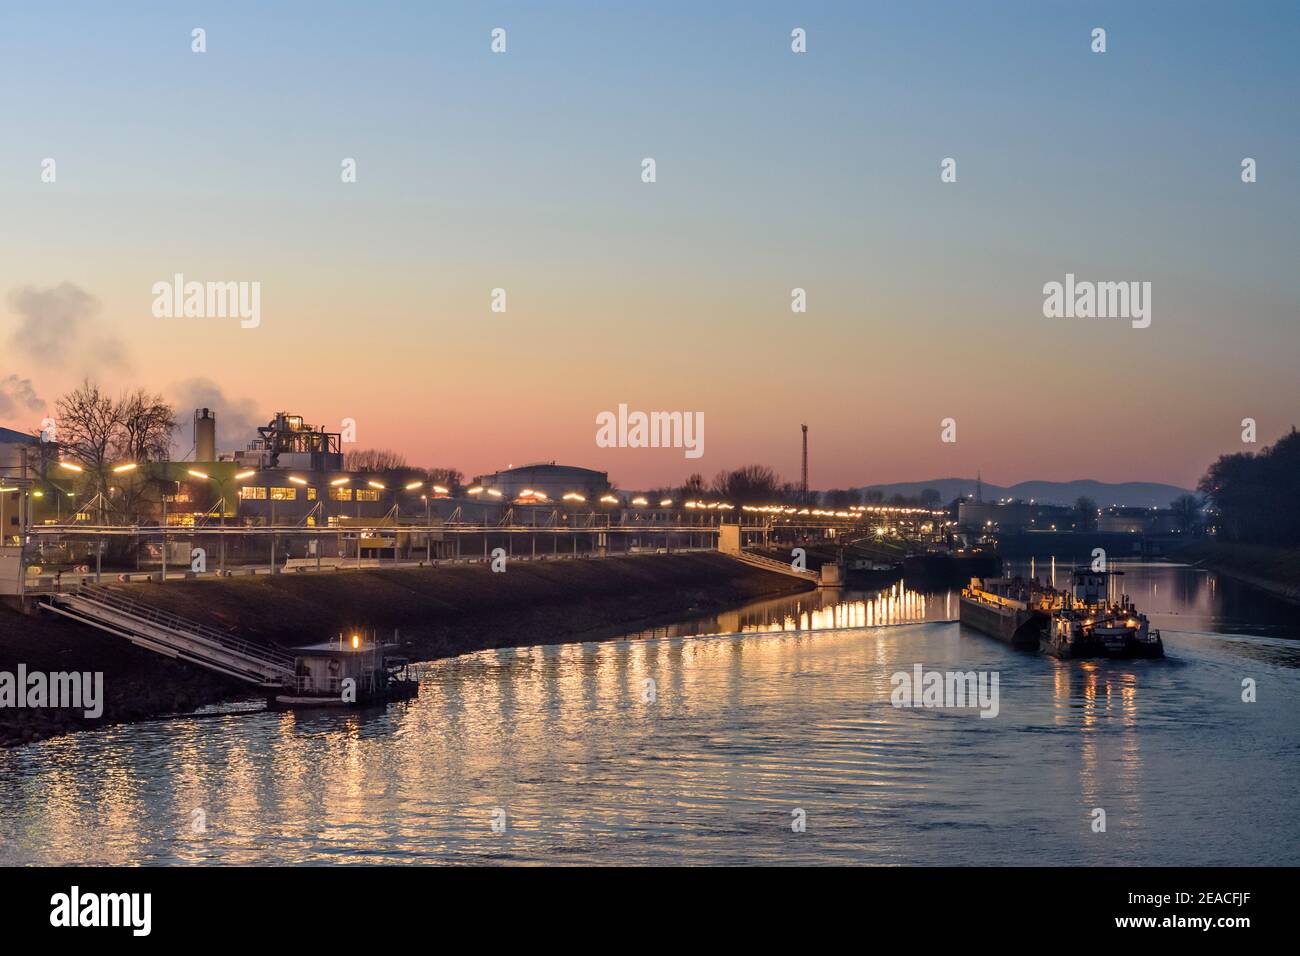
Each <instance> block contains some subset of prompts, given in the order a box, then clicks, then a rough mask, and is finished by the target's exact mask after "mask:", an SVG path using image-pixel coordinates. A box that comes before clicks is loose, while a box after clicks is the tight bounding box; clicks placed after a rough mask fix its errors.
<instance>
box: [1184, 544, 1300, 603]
mask: <svg viewBox="0 0 1300 956" xmlns="http://www.w3.org/2000/svg"><path fill="white" fill-rule="evenodd" d="M1171 557H1173V558H1174V559H1175V560H1178V561H1185V562H1186V563H1188V564H1195V565H1197V566H1198V567H1203V568H1208V569H1209V570H1211V571H1215V572H1217V573H1219V574H1224V575H1227V576H1228V577H1232V578H1236V579H1237V580H1239V581H1244V582H1246V583H1247V584H1250V585H1252V586H1254V587H1257V588H1259V589H1261V590H1263V591H1268V592H1269V593H1270V594H1275V595H1277V596H1278V597H1282V598H1286V599H1287V600H1288V601H1294V602H1296V603H1298V604H1300V548H1281V547H1274V546H1271V545H1259V544H1237V543H1231V542H1220V541H1195V542H1192V543H1191V544H1188V545H1186V546H1184V547H1183V548H1181V549H1180V550H1179V551H1178V552H1177V553H1176V554H1174V555H1171Z"/></svg>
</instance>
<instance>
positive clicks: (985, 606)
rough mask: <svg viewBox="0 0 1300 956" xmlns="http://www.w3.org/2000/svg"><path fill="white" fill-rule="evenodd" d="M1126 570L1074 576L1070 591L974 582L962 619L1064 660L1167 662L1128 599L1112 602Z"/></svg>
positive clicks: (1017, 582) (1018, 582) (1154, 633)
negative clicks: (1116, 584)
mask: <svg viewBox="0 0 1300 956" xmlns="http://www.w3.org/2000/svg"><path fill="white" fill-rule="evenodd" d="M1121 574H1123V572H1122V571H1090V570H1085V569H1076V570H1074V571H1073V572H1071V587H1070V589H1069V590H1067V591H1058V590H1056V589H1055V588H1051V587H1048V586H1046V585H1042V584H1039V583H1038V582H1037V581H1036V580H1030V581H1025V580H1023V579H1021V578H1010V579H1008V578H996V579H981V578H972V579H971V583H970V585H969V586H968V587H966V588H963V589H962V593H961V601H960V605H959V608H960V610H959V619H960V621H961V623H962V624H965V625H966V626H968V627H971V628H974V629H975V630H977V631H979V632H980V633H982V634H987V635H989V636H990V637H995V638H997V639H998V640H1000V641H1002V642H1004V643H1006V644H1010V645H1012V646H1013V647H1021V648H1026V649H1034V650H1041V651H1043V652H1044V653H1047V654H1051V655H1052V656H1054V657H1060V658H1088V657H1119V658H1157V657H1164V655H1165V650H1164V643H1163V642H1162V641H1161V639H1160V632H1159V631H1158V630H1154V629H1153V628H1152V627H1151V625H1150V622H1149V621H1148V620H1147V617H1146V615H1145V614H1142V613H1140V612H1139V611H1138V610H1137V608H1136V607H1135V606H1134V605H1133V602H1132V601H1130V600H1129V598H1128V595H1126V594H1120V595H1118V596H1117V597H1116V598H1115V599H1112V598H1111V597H1110V591H1111V590H1112V588H1111V580H1112V578H1114V577H1117V576H1119V575H1121Z"/></svg>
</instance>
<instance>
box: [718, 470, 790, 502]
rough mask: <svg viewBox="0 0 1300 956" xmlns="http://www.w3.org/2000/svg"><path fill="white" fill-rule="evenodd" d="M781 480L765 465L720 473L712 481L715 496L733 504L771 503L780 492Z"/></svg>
mask: <svg viewBox="0 0 1300 956" xmlns="http://www.w3.org/2000/svg"><path fill="white" fill-rule="evenodd" d="M780 488H781V479H780V478H778V477H777V475H776V472H775V471H773V470H772V469H771V468H768V467H767V466H766V465H745V466H744V467H743V468H737V469H735V470H734V471H720V472H718V474H717V477H715V478H714V479H713V488H712V491H713V493H714V494H715V495H718V496H719V497H721V498H723V499H724V500H726V501H730V502H732V503H734V504H738V505H745V504H754V503H759V504H761V503H764V502H771V501H772V500H773V499H774V498H775V497H776V495H777V493H778V492H779V491H780Z"/></svg>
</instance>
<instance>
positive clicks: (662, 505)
mask: <svg viewBox="0 0 1300 956" xmlns="http://www.w3.org/2000/svg"><path fill="white" fill-rule="evenodd" d="M672 503H673V499H671V498H665V499H664V500H663V501H661V502H659V507H660V508H667V507H668V506H669V505H671V504H672Z"/></svg>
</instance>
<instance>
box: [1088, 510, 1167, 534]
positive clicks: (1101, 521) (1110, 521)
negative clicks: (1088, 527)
mask: <svg viewBox="0 0 1300 956" xmlns="http://www.w3.org/2000/svg"><path fill="white" fill-rule="evenodd" d="M1097 530H1098V531H1106V532H1110V533H1113V534H1176V533H1178V531H1179V530H1180V528H1179V525H1178V518H1177V516H1176V515H1175V514H1174V512H1173V509H1172V508H1105V509H1103V510H1102V513H1101V514H1100V515H1099V516H1098V518H1097Z"/></svg>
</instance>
